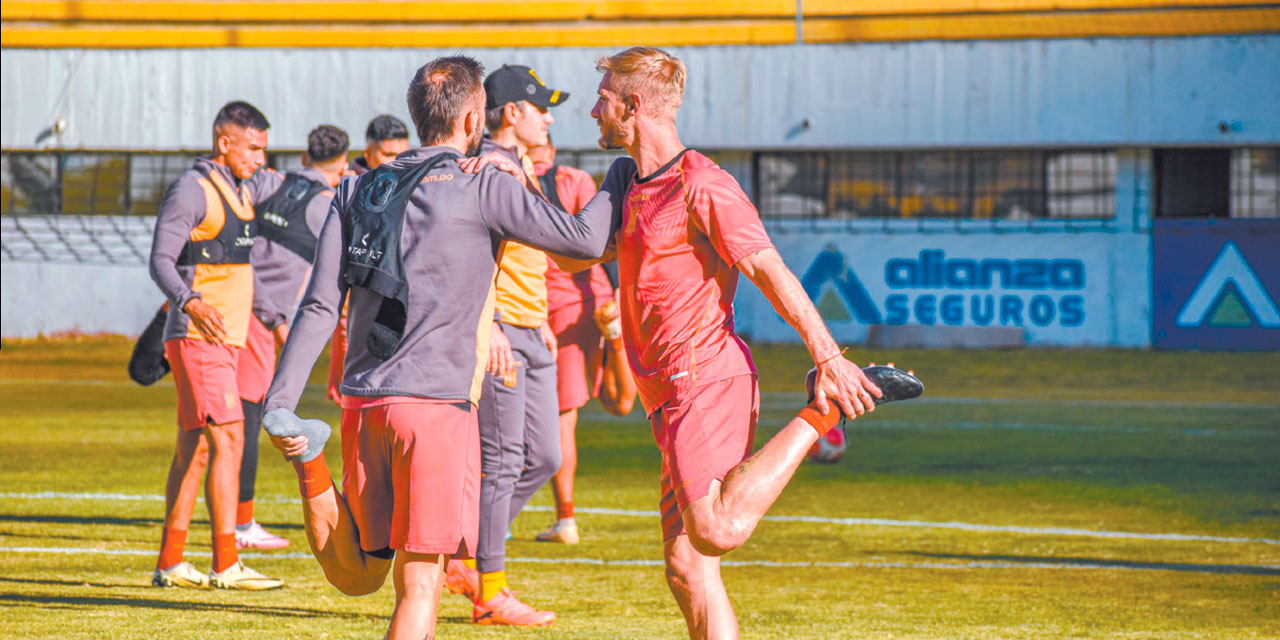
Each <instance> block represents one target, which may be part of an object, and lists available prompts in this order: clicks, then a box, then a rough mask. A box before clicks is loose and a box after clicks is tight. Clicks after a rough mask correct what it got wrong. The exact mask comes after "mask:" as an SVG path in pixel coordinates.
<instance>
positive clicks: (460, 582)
mask: <svg viewBox="0 0 1280 640" xmlns="http://www.w3.org/2000/svg"><path fill="white" fill-rule="evenodd" d="M444 586H445V588H446V589H448V590H449V593H456V594H459V595H461V596H463V597H464V598H466V599H468V600H470V601H472V602H475V601H476V600H477V599H479V598H480V572H479V571H476V570H475V569H472V568H471V567H468V566H467V565H465V564H463V563H462V561H461V560H450V561H449V564H448V565H447V566H446V567H445V572H444Z"/></svg>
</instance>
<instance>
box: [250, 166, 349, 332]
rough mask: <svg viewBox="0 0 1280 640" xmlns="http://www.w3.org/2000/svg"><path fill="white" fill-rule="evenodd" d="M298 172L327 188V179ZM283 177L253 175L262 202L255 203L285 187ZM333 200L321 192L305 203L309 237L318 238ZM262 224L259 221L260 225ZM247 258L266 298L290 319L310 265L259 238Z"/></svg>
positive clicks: (315, 173)
mask: <svg viewBox="0 0 1280 640" xmlns="http://www.w3.org/2000/svg"><path fill="white" fill-rule="evenodd" d="M297 173H298V175H300V176H302V177H303V178H306V179H308V180H311V181H312V182H319V183H320V184H323V185H326V186H327V185H328V178H325V177H324V174H323V173H320V172H319V171H317V170H315V169H312V168H310V167H308V168H305V169H303V170H301V171H299V172H297ZM286 175H287V174H284V173H279V172H276V171H268V170H262V171H259V172H258V173H256V174H254V176H253V178H251V179H250V182H251V183H253V184H254V187H255V196H256V195H258V194H261V198H262V199H260V200H258V202H265V199H266V198H270V197H271V196H273V195H275V192H276V191H278V190H279V189H280V185H282V184H284V179H285V176H286ZM332 201H333V192H331V191H321V192H320V193H318V194H316V196H315V197H314V198H312V199H311V201H310V202H308V203H307V208H306V212H305V214H304V216H303V217H304V218H305V219H306V222H307V229H308V230H309V231H311V235H313V236H316V237H317V238H319V237H320V229H321V228H322V227H323V226H324V220H325V218H326V217H327V216H328V215H329V205H330V203H331V202H332ZM261 224H263V223H261V222H259V225H261ZM250 258H251V262H252V263H253V271H254V273H255V274H257V276H258V283H259V284H261V285H262V289H263V291H264V292H265V295H266V296H267V297H268V298H270V299H271V301H272V302H273V303H274V304H275V306H276V307H277V308H279V309H281V310H283V311H284V312H285V314H286V315H288V316H289V317H292V314H293V308H294V306H295V305H297V303H298V298H299V297H301V295H302V287H303V286H304V285H305V284H306V283H307V276H309V275H310V274H311V263H310V262H307V259H306V258H303V257H302V256H300V255H298V254H296V253H294V252H293V251H291V250H290V249H288V248H286V247H285V246H284V245H281V244H279V243H276V242H272V241H270V240H268V239H267V238H266V237H264V236H261V235H259V236H258V239H257V240H256V241H254V243H253V252H252V254H251V255H250Z"/></svg>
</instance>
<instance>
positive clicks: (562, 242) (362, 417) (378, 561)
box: [264, 56, 621, 638]
mask: <svg viewBox="0 0 1280 640" xmlns="http://www.w3.org/2000/svg"><path fill="white" fill-rule="evenodd" d="M483 75H484V73H483V68H482V67H481V66H480V64H479V63H477V62H476V61H474V60H473V59H471V58H467V57H462V56H458V57H451V58H440V59H437V60H435V61H433V62H431V63H429V64H427V65H426V66H424V67H423V68H422V69H420V70H419V71H418V73H417V74H415V76H414V79H413V81H412V82H411V83H410V86H409V111H410V113H411V114H412V115H413V120H414V124H415V126H416V127H417V130H418V135H419V137H420V138H421V139H422V141H423V143H424V145H426V146H424V147H420V148H417V149H412V150H410V151H407V152H405V153H403V154H401V155H400V156H399V157H397V158H396V160H395V161H393V162H391V163H389V164H388V165H386V166H384V167H380V168H379V169H378V171H375V172H372V173H370V174H366V175H365V176H363V177H362V178H361V179H360V182H358V183H357V182H356V181H353V180H347V181H346V182H344V183H343V184H342V185H341V186H340V187H339V189H338V194H337V196H336V197H335V198H334V203H333V206H332V207H331V209H330V211H329V217H328V220H327V221H326V222H325V226H324V229H323V231H322V232H321V234H320V242H319V246H318V249H317V254H316V256H317V257H316V264H315V268H314V271H313V276H312V279H311V283H310V284H309V286H308V289H307V294H306V296H305V298H304V300H303V302H302V307H301V308H300V309H299V312H298V315H297V317H296V319H295V322H294V326H293V331H292V335H291V337H290V340H289V343H288V344H287V345H286V347H285V350H284V354H283V355H282V357H281V360H280V364H279V368H278V370H277V373H276V378H275V380H274V381H273V382H272V385H271V389H270V391H269V392H268V394H267V400H266V410H267V416H266V419H265V420H264V426H265V427H266V428H267V431H268V433H270V434H271V435H272V442H273V444H275V445H276V446H277V447H278V448H280V449H281V450H282V451H283V452H284V453H285V454H286V455H288V456H293V457H294V464H295V469H296V470H297V472H298V476H299V480H300V490H301V493H302V495H303V512H304V517H305V519H306V524H307V537H308V541H309V542H310V543H311V548H312V552H313V554H314V555H315V557H316V559H317V560H318V561H319V562H320V565H321V567H322V568H323V569H324V571H325V575H326V577H327V578H328V579H329V581H330V582H331V583H332V584H333V585H334V586H336V587H338V588H339V589H340V590H342V591H343V592H344V593H348V594H362V593H369V592H372V591H373V590H376V589H377V588H378V587H379V586H381V584H382V582H383V581H384V580H385V577H386V574H387V571H388V570H389V569H390V568H391V565H392V562H391V558H392V557H393V556H394V558H395V564H396V571H395V580H396V597H397V605H396V609H395V614H394V615H393V616H392V620H391V629H390V630H389V632H388V637H393V638H395V637H401V636H402V634H403V637H418V638H420V637H429V636H430V635H431V634H432V633H433V630H434V627H435V613H436V605H437V602H438V599H439V595H440V588H441V579H442V575H443V571H442V569H443V564H442V563H444V562H446V561H447V560H448V559H449V557H450V556H451V555H461V556H470V555H473V554H474V552H475V540H476V535H477V529H478V514H477V509H478V491H479V462H480V460H479V435H478V430H477V425H476V412H475V404H476V401H477V400H478V392H479V389H480V384H479V383H480V381H481V379H482V374H483V371H484V366H485V364H486V362H485V357H486V355H487V350H488V345H489V335H488V332H489V329H490V325H491V322H492V318H493V295H494V294H493V292H494V275H495V272H496V267H497V262H498V259H499V256H500V254H501V252H502V250H503V242H504V241H505V240H507V239H512V240H517V241H520V242H523V243H525V244H529V245H531V246H534V247H538V248H540V249H544V250H547V251H551V252H554V253H559V254H564V255H568V256H599V255H600V254H601V253H603V251H604V249H605V246H606V243H607V241H608V239H609V238H610V237H611V236H612V230H613V228H614V226H615V225H616V222H615V220H616V219H617V216H618V215H619V214H620V209H621V204H620V202H618V201H617V198H616V197H615V196H614V195H613V194H617V193H620V190H619V188H618V187H619V182H620V178H619V177H618V176H613V175H611V176H610V177H609V178H606V180H605V184H604V186H603V188H602V189H601V191H600V194H599V195H598V196H597V197H596V199H594V200H592V202H591V203H589V204H588V205H587V206H586V207H585V208H584V209H583V211H582V212H580V213H579V214H578V215H576V216H569V215H567V214H565V213H563V212H561V211H559V210H558V209H556V208H555V207H553V206H551V205H550V204H548V203H546V201H545V200H543V199H542V198H541V197H539V196H537V195H535V194H534V193H533V192H532V191H530V190H529V189H528V188H527V186H526V184H522V182H526V181H527V178H525V177H524V175H523V172H522V171H521V170H520V168H519V167H516V166H513V165H512V164H511V163H510V161H509V160H505V159H498V158H494V157H488V158H485V159H484V160H482V161H480V162H479V163H477V162H476V161H474V160H469V161H467V162H465V163H464V166H466V167H468V168H469V169H473V170H474V169H475V167H476V166H477V165H478V164H480V165H482V164H483V163H484V162H486V161H487V162H492V163H495V164H498V167H499V168H490V167H484V168H482V169H480V170H479V172H478V173H468V172H464V171H463V170H462V169H460V168H459V164H458V163H457V162H456V161H455V160H454V158H455V157H458V158H460V157H461V156H462V155H463V152H465V151H468V150H471V149H473V148H475V146H476V145H477V144H478V142H479V139H480V134H481V131H482V128H483V124H484V92H483V89H482V87H481V80H482V79H483ZM438 154H446V155H447V156H449V157H448V158H447V159H446V160H445V161H444V162H443V163H442V164H440V165H439V166H437V167H436V168H434V169H432V170H431V171H430V172H429V173H427V174H426V175H425V177H423V178H422V179H421V182H420V183H419V184H418V185H417V186H416V187H415V188H414V189H413V191H412V194H411V198H410V200H409V202H408V203H407V207H406V208H405V212H404V221H403V227H402V229H403V235H402V237H401V240H400V246H399V250H400V252H401V255H402V258H403V264H404V276H405V277H404V280H405V281H406V282H407V283H408V284H407V286H408V293H407V297H406V298H405V300H406V318H405V324H404V330H403V335H402V337H401V339H400V340H399V343H398V348H397V349H396V350H395V351H394V352H393V353H391V354H389V356H388V357H387V358H386V359H385V360H383V359H380V358H379V357H378V356H376V355H374V353H372V352H371V351H370V349H369V348H368V346H367V342H368V339H369V333H370V329H371V327H372V326H373V325H374V322H375V319H376V318H375V316H377V314H378V312H379V309H380V308H381V307H382V305H383V303H384V299H383V298H382V296H379V295H377V294H375V293H373V292H371V291H368V290H365V289H363V288H351V289H350V290H349V291H348V288H347V285H346V283H345V280H344V270H345V269H346V268H347V261H346V255H347V252H348V250H352V251H353V253H355V254H358V253H359V252H360V250H362V249H363V248H364V243H363V242H362V241H367V240H368V238H367V237H364V236H362V237H358V238H354V237H353V238H344V233H345V231H344V229H345V228H348V227H349V226H350V225H352V224H354V222H353V221H352V220H350V219H346V218H345V217H346V216H348V214H349V212H350V210H351V204H352V202H353V201H354V199H355V198H357V197H362V198H363V197H369V198H377V197H378V196H377V194H371V193H367V192H365V191H363V190H361V191H359V192H357V188H358V187H361V186H364V185H366V183H375V182H376V181H377V179H378V178H379V176H384V175H389V174H390V172H393V171H396V170H401V169H405V168H407V167H410V166H412V165H416V164H419V163H422V162H424V161H427V160H428V159H430V158H433V157H435V156H437V155H438ZM499 169H501V171H500V170H499ZM503 171H507V172H508V173H504V172H503ZM513 176H514V177H513ZM375 240H376V238H375ZM383 249H385V247H383ZM344 294H347V295H349V296H350V301H349V302H350V309H349V315H348V320H349V323H350V332H349V339H348V342H349V347H348V351H347V358H346V363H345V367H344V379H343V383H342V393H343V395H344V396H345V398H344V403H343V404H344V407H343V423H342V431H343V442H342V449H343V481H344V486H343V492H342V493H341V494H339V493H338V492H337V491H336V490H335V489H334V487H333V481H332V479H331V477H330V475H329V470H328V466H327V464H326V463H325V459H324V457H323V446H324V442H325V440H326V439H327V437H328V435H329V428H328V426H327V425H325V424H324V423H322V422H320V421H316V420H307V421H302V420H300V419H298V418H297V416H295V415H293V413H292V409H293V408H294V407H295V406H296V405H297V403H298V399H299V396H300V395H301V394H302V390H303V388H304V386H305V384H306V380H307V376H308V374H309V372H310V370H311V367H312V365H313V363H314V362H315V360H316V357H317V356H318V355H319V354H320V351H321V349H322V348H323V346H324V343H325V340H326V339H327V338H328V337H329V333H330V332H331V331H332V330H333V327H334V325H335V324H336V322H337V319H338V313H339V309H340V307H341V304H342V300H343V297H344ZM481 347H483V348H481ZM415 444H416V446H415Z"/></svg>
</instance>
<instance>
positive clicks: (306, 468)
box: [293, 456, 333, 499]
mask: <svg viewBox="0 0 1280 640" xmlns="http://www.w3.org/2000/svg"><path fill="white" fill-rule="evenodd" d="M293 470H294V471H297V472H298V490H300V491H301V492H302V497H303V498H308V499H310V498H314V497H316V496H318V495H320V494H322V493H324V492H326V491H328V490H329V487H332V486H333V478H332V477H330V475H329V463H327V462H325V461H324V456H319V457H316V458H314V459H312V460H311V461H309V462H298V461H297V460H294V461H293Z"/></svg>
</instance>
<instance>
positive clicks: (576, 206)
mask: <svg viewBox="0 0 1280 640" xmlns="http://www.w3.org/2000/svg"><path fill="white" fill-rule="evenodd" d="M556 193H558V194H560V202H561V203H562V204H564V206H565V208H566V209H567V210H568V211H569V213H577V212H579V211H581V210H582V207H584V206H586V204H587V202H588V201H590V200H591V198H592V197H594V196H595V195H596V183H595V181H594V180H592V179H591V174H589V173H587V172H586V171H582V170H580V169H574V168H573V167H560V168H559V169H558V170H557V171H556Z"/></svg>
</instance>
